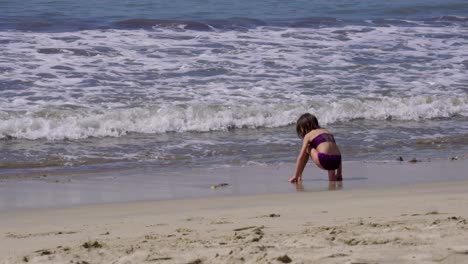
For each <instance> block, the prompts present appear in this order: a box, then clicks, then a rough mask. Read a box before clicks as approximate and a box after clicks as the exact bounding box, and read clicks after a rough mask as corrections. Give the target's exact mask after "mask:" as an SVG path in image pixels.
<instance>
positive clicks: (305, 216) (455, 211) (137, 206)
mask: <svg viewBox="0 0 468 264" xmlns="http://www.w3.org/2000/svg"><path fill="white" fill-rule="evenodd" d="M460 163H464V164H465V163H466V162H465V161H460ZM423 167H424V165H423ZM439 173H440V172H439ZM458 173H460V174H466V171H458ZM285 184H286V183H285ZM344 184H346V181H345V182H344ZM336 187H337V189H338V190H339V189H340V186H339V185H336ZM467 189H468V181H467V180H458V181H445V182H444V181H439V182H431V183H420V184H408V185H404V186H392V187H377V188H369V187H367V188H361V189H359V188H356V189H350V190H341V191H314V192H297V193H274V194H260V195H242V196H235V195H234V196H217V197H206V198H196V199H176V200H163V201H146V202H130V203H109V204H95V205H80V206H69V207H64V208H48V209H40V208H36V209H17V210H10V211H3V212H0V219H1V221H0V241H1V245H2V246H1V247H0V256H1V258H0V259H1V263H5V264H6V263H81V264H85V263H468V209H467V208H468V192H467V191H466V190H467Z"/></svg>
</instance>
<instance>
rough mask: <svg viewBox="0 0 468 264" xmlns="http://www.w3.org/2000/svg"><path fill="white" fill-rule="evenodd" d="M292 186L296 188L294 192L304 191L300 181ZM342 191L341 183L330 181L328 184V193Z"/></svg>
mask: <svg viewBox="0 0 468 264" xmlns="http://www.w3.org/2000/svg"><path fill="white" fill-rule="evenodd" d="M294 186H295V187H296V191H298V192H303V191H305V189H304V184H302V182H301V181H300V182H296V183H294ZM342 189H343V181H330V182H328V190H329V191H336V190H342Z"/></svg>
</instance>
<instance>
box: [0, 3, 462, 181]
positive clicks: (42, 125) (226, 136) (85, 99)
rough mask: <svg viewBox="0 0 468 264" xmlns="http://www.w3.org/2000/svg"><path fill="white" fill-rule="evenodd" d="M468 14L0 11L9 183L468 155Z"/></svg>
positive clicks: (0, 142)
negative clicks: (312, 136)
mask: <svg viewBox="0 0 468 264" xmlns="http://www.w3.org/2000/svg"><path fill="white" fill-rule="evenodd" d="M467 14H468V2H467V1H465V0H439V1H435V0H432V1H431V0H411V1H370V0H368V1H364V0H362V1H338V0H328V1H318V0H317V1H303V0H302V1H301V0H291V1H278V0H264V1H255V0H254V1H252V0H250V1H246V0H239V1H199V0H197V1H195V0H193V1H188V0H186V1H182V0H171V1H166V0H160V1H149V0H135V1H109V0H102V1H91V0H82V1H77V2H76V1H45V0H24V1H13V0H0V168H1V169H0V175H1V174H14V173H20V172H28V171H35V170H36V171H37V169H38V168H41V170H62V169H69V170H87V169H103V170H106V169H123V168H133V167H144V168H151V169H155V170H156V169H161V170H165V169H167V170H177V169H178V168H181V167H184V168H187V167H203V168H210V167H212V168H215V167H239V166H247V165H262V164H264V165H272V164H273V165H274V164H278V163H291V162H294V161H295V158H296V155H297V153H298V150H299V148H300V144H301V142H300V139H298V137H297V135H296V133H295V127H294V124H295V121H296V120H297V118H298V117H299V116H300V115H301V114H303V113H305V112H310V113H313V114H315V115H316V116H317V117H318V120H319V122H320V124H321V125H322V126H324V127H327V128H329V129H330V130H332V131H333V132H334V133H335V138H336V140H337V142H338V144H339V146H340V148H341V150H342V152H343V156H344V159H345V161H362V160H378V161H380V160H395V159H397V158H399V157H400V156H401V157H402V158H403V159H405V160H408V159H411V158H416V159H420V160H426V159H449V158H451V157H463V156H464V155H465V156H466V153H468V94H467V92H468V17H467Z"/></svg>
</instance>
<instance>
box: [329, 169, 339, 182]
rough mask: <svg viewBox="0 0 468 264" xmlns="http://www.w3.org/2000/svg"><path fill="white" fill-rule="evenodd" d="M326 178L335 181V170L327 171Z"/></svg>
mask: <svg viewBox="0 0 468 264" xmlns="http://www.w3.org/2000/svg"><path fill="white" fill-rule="evenodd" d="M328 180H329V181H337V177H336V175H335V170H329V171H328Z"/></svg>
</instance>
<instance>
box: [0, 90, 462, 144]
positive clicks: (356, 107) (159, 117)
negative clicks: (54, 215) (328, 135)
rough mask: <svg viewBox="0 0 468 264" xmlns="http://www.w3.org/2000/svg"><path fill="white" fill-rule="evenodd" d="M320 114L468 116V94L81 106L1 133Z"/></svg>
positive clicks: (57, 134)
mask: <svg viewBox="0 0 468 264" xmlns="http://www.w3.org/2000/svg"><path fill="white" fill-rule="evenodd" d="M304 112H311V113H314V114H316V115H317V116H318V117H319V118H320V121H321V123H322V124H330V123H333V122H337V121H350V120H353V119H367V120H388V119H392V120H424V119H431V118H441V117H451V116H453V115H461V116H468V97H466V96H465V97H462V98H460V97H458V98H457V97H449V96H442V97H440V96H439V97H435V96H416V97H409V98H393V97H382V98H355V99H352V98H345V99H332V98H330V99H324V98H320V97H314V98H313V99H312V100H304V101H301V102H299V103H298V104H263V105H243V106H240V105H231V106H225V105H223V106H222V105H217V106H215V105H203V104H198V105H190V106H186V105H184V106H181V105H178V106H171V105H165V106H162V107H136V108H130V109H108V110H102V111H99V112H96V111H92V110H88V109H81V110H75V111H63V110H61V111H55V110H51V111H49V112H41V113H40V115H39V114H38V113H34V112H29V113H27V114H10V115H8V116H2V122H1V123H0V136H2V137H4V136H6V135H10V136H13V137H17V138H26V139H40V138H46V139H51V140H54V139H64V138H69V139H80V138H87V137H107V136H110V137H119V136H122V135H126V134H127V133H165V132H186V131H199V132H204V131H216V130H228V129H231V128H259V127H281V126H286V125H290V124H292V123H294V122H295V120H296V119H297V117H298V116H299V115H300V114H302V113H304Z"/></svg>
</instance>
